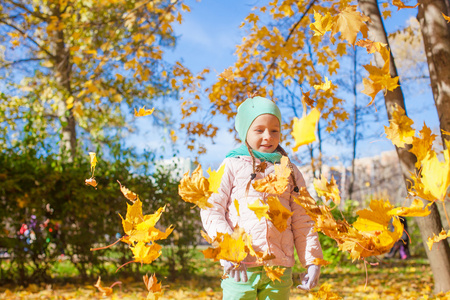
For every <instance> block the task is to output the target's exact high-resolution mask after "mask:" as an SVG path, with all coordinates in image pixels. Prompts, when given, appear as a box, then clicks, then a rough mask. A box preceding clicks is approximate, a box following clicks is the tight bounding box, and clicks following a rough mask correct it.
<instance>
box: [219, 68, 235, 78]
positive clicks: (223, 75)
mask: <svg viewBox="0 0 450 300" xmlns="http://www.w3.org/2000/svg"><path fill="white" fill-rule="evenodd" d="M219 77H220V78H222V79H224V80H226V81H234V73H233V68H232V67H229V68H227V69H225V70H224V71H223V72H222V73H220V74H219Z"/></svg>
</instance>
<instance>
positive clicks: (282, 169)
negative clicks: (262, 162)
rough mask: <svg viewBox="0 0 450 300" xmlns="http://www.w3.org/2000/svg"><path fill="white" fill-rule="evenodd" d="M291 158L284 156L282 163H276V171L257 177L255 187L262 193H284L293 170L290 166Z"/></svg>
mask: <svg viewBox="0 0 450 300" xmlns="http://www.w3.org/2000/svg"><path fill="white" fill-rule="evenodd" d="M288 163H289V158H288V157H287V156H283V157H281V159H280V164H275V165H274V173H270V174H268V175H267V176H265V177H264V178H262V179H257V180H255V182H254V183H253V185H252V186H253V188H254V189H255V190H257V191H258V192H261V193H269V194H277V195H281V194H283V193H284V192H285V191H286V189H287V186H288V183H289V175H290V174H291V170H290V168H289V166H288Z"/></svg>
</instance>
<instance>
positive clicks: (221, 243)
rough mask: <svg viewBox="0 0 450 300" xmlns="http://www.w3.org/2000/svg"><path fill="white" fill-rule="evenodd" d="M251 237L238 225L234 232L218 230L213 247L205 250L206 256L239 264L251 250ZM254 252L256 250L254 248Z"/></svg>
mask: <svg viewBox="0 0 450 300" xmlns="http://www.w3.org/2000/svg"><path fill="white" fill-rule="evenodd" d="M249 239H250V241H251V238H250V237H249V236H248V235H247V233H245V231H244V230H243V229H242V228H239V227H237V226H236V228H235V229H234V232H233V233H232V234H229V233H221V232H218V233H217V236H216V237H215V239H214V240H212V243H211V244H212V245H213V247H212V248H208V249H206V250H204V251H202V252H203V254H204V255H205V258H213V259H214V260H220V259H224V260H228V261H231V262H233V263H235V264H237V265H239V264H240V263H241V262H242V261H243V260H244V259H245V258H246V257H247V255H248V253H249V252H250V251H249V249H248V245H250V246H251V243H248V240H249ZM253 252H254V250H253Z"/></svg>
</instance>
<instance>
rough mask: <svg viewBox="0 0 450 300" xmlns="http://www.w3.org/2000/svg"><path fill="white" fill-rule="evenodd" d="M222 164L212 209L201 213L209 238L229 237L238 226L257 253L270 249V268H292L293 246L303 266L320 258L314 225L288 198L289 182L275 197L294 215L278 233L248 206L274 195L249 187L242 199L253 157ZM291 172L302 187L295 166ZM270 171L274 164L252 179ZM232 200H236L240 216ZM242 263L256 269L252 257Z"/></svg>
mask: <svg viewBox="0 0 450 300" xmlns="http://www.w3.org/2000/svg"><path fill="white" fill-rule="evenodd" d="M259 163H260V161H259V160H258V159H256V165H258V164H259ZM222 164H225V171H224V174H223V177H222V182H221V184H220V188H219V193H218V194H216V193H215V194H212V195H211V197H210V198H209V199H208V202H209V203H211V204H212V205H213V207H211V208H207V209H202V210H201V218H202V222H203V227H204V228H205V230H206V232H207V233H208V235H209V236H210V237H215V236H216V235H217V232H222V233H230V234H231V233H232V232H233V229H234V228H235V226H236V225H238V226H239V227H240V228H243V229H244V230H245V232H246V233H247V234H250V235H251V236H252V239H253V247H254V249H255V250H256V251H262V252H264V251H265V250H267V249H269V253H271V254H274V256H275V258H274V259H272V260H270V261H267V262H266V264H267V265H271V266H284V267H292V266H293V265H294V263H295V259H294V245H295V248H296V250H297V254H298V257H299V259H300V262H301V263H302V265H303V266H304V267H305V266H308V265H311V264H313V261H314V259H315V258H323V255H322V248H321V246H320V243H319V237H318V235H317V232H315V231H314V230H313V226H314V222H313V221H312V220H311V218H310V217H309V216H308V215H307V214H306V213H305V211H304V209H303V208H302V207H301V206H300V205H298V204H297V203H295V202H294V201H293V200H292V198H291V194H292V195H295V192H294V186H293V184H292V183H291V182H290V183H289V185H288V188H287V189H286V191H285V192H284V193H283V194H282V195H278V198H279V199H280V202H281V203H282V204H283V206H284V207H286V208H288V209H289V210H290V211H291V212H294V214H293V215H292V217H290V218H289V219H288V221H287V222H288V227H287V229H286V230H285V231H283V232H279V231H278V229H277V228H276V227H275V226H274V225H273V224H272V222H271V221H269V220H267V219H266V218H264V217H263V218H261V220H258V218H257V216H256V215H255V213H254V212H253V211H252V210H250V209H249V208H248V207H247V205H248V204H252V203H253V202H255V201H256V200H257V199H261V200H263V201H266V200H267V198H268V197H269V196H276V195H272V194H267V193H261V192H258V191H256V190H255V189H254V188H253V186H252V185H250V189H249V191H248V194H247V196H245V192H246V188H247V184H248V182H249V180H250V174H251V173H253V168H252V158H251V157H249V156H240V157H233V158H226V159H225V160H224V161H223V163H222ZM294 170H295V178H296V181H297V186H298V187H302V186H305V181H304V179H303V176H302V174H301V173H300V171H299V170H298V169H297V167H295V166H294ZM272 172H274V167H273V164H271V163H268V167H267V168H266V170H265V171H264V172H263V173H257V174H256V178H255V179H261V178H264V177H265V176H266V175H267V174H269V173H272ZM291 181H292V180H291ZM234 199H237V200H238V201H239V214H240V215H239V216H238V214H237V210H236V207H235V205H234ZM245 261H246V262H247V267H255V266H258V264H257V263H252V262H255V258H254V257H252V256H248V257H247V258H246V259H245Z"/></svg>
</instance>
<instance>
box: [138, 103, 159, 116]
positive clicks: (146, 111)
mask: <svg viewBox="0 0 450 300" xmlns="http://www.w3.org/2000/svg"><path fill="white" fill-rule="evenodd" d="M154 110H155V108H152V109H145V105H144V106H143V107H141V108H139V111H137V110H136V108H135V109H134V116H135V117H145V116H149V115H151V114H152V113H153V111H154Z"/></svg>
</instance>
